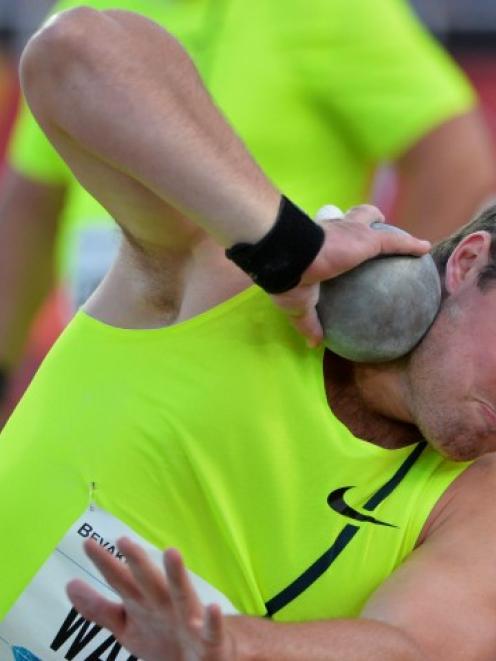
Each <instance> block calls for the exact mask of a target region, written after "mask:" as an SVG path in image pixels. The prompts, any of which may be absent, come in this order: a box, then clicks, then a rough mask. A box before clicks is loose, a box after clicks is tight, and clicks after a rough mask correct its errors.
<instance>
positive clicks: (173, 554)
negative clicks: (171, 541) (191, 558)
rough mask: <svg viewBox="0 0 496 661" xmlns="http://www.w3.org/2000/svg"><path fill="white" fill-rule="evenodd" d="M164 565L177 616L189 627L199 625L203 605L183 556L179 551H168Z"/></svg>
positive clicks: (201, 618) (202, 614) (165, 554)
mask: <svg viewBox="0 0 496 661" xmlns="http://www.w3.org/2000/svg"><path fill="white" fill-rule="evenodd" d="M164 565H165V571H166V574H167V579H168V582H169V589H170V594H171V599H172V604H173V606H174V610H175V612H176V615H177V616H178V617H179V618H181V619H182V620H183V622H185V623H187V624H189V625H191V624H195V625H197V624H198V623H199V622H202V621H203V617H204V608H203V605H202V603H201V601H200V600H199V599H198V596H197V594H196V591H195V589H194V588H193V585H192V584H191V581H190V580H189V576H188V573H187V571H186V568H185V566H184V563H183V560H182V557H181V554H180V553H179V551H177V549H168V550H167V551H166V552H165V553H164Z"/></svg>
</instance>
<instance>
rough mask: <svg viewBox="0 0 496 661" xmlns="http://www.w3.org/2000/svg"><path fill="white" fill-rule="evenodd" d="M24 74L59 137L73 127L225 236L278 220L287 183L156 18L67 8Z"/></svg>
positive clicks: (258, 233)
mask: <svg viewBox="0 0 496 661" xmlns="http://www.w3.org/2000/svg"><path fill="white" fill-rule="evenodd" d="M157 55H159V57H157ZM40 63H41V64H40ZM21 74H22V78H23V82H24V88H25V92H26V96H27V99H28V102H29V103H30V104H31V106H32V109H33V111H34V113H35V115H36V116H37V119H38V121H39V122H40V123H41V124H42V126H43V128H44V130H45V131H46V132H47V133H48V135H49V136H50V137H53V136H54V135H57V134H63V135H65V136H68V137H69V138H70V140H72V141H74V142H75V143H77V144H78V146H80V147H81V148H82V149H84V150H85V151H87V152H88V153H89V154H91V156H92V157H97V158H99V159H100V160H101V161H102V162H104V163H107V164H110V165H111V166H112V167H115V168H116V169H119V170H121V171H123V172H124V173H125V174H126V175H128V176H130V177H131V178H132V179H134V180H136V181H137V182H139V183H140V184H142V185H144V186H145V187H146V188H148V189H149V190H151V191H153V192H154V193H155V194H156V195H157V196H158V197H160V198H161V199H163V200H164V201H166V202H168V203H169V204H170V205H171V206H173V207H175V208H177V209H179V210H180V211H182V212H183V213H184V214H185V215H186V216H188V217H189V218H191V219H193V220H195V221H196V222H197V223H198V224H200V225H201V226H202V227H203V228H204V229H205V230H207V231H208V232H209V233H211V234H213V235H215V236H216V238H217V239H218V240H219V241H220V242H221V243H222V244H223V245H225V246H230V245H232V244H233V243H236V242H239V241H248V242H255V241H257V240H258V239H259V238H260V237H262V236H263V235H264V234H265V233H266V232H267V230H268V229H269V228H270V227H271V225H272V224H273V222H274V220H275V217H276V214H277V208H278V205H279V193H278V191H277V190H276V189H275V188H274V187H273V186H272V184H271V183H270V182H269V181H268V180H267V179H266V177H265V176H264V175H263V173H262V172H261V171H260V169H259V168H258V166H257V165H256V164H255V163H254V161H253V160H252V159H251V157H250V156H249V154H248V152H247V151H246V149H245V148H244V146H243V144H242V143H241V141H240V140H239V139H238V138H237V137H236V136H235V134H234V133H233V131H232V130H231V129H230V127H229V126H228V124H227V123H226V122H225V120H224V119H223V117H222V116H221V115H220V113H219V112H218V110H217V109H216V108H215V106H214V105H213V103H212V102H211V99H210V97H209V96H208V94H207V92H206V91H205V89H204V87H203V85H202V83H201V81H200V79H199V77H198V75H197V73H196V70H195V68H194V66H193V64H192V62H191V60H190V58H189V57H188V55H187V54H186V53H185V51H184V49H183V48H182V47H181V46H180V45H179V44H178V42H177V41H176V40H175V39H174V38H173V37H171V35H169V34H168V33H166V32H165V31H163V30H162V29H161V28H159V27H158V26H157V25H155V24H153V23H151V22H150V21H148V20H146V19H144V18H142V17H138V16H136V15H133V14H128V13H125V12H97V11H95V10H92V9H89V8H79V9H77V10H73V11H71V12H66V13H65V14H62V15H60V16H59V18H58V19H56V20H55V21H54V22H52V23H51V24H49V26H48V27H46V28H45V29H44V30H42V31H41V32H40V33H38V35H37V36H35V38H34V39H33V40H32V41H31V43H30V45H29V46H28V48H27V50H26V52H25V54H24V56H23V60H22V66H21ZM33 92H34V93H33ZM75 108H77V113H75V112H74V109H75ZM116 164H118V165H116Z"/></svg>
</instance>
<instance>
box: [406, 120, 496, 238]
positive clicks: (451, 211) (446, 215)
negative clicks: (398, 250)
mask: <svg viewBox="0 0 496 661" xmlns="http://www.w3.org/2000/svg"><path fill="white" fill-rule="evenodd" d="M397 173H398V196H397V200H396V203H395V205H394V206H395V210H394V216H395V222H396V223H397V224H398V225H400V226H401V227H404V228H405V229H407V230H408V231H409V232H411V233H412V234H414V235H415V236H422V237H423V238H426V239H429V240H431V241H437V240H439V239H441V238H444V237H445V236H448V235H449V234H451V233H452V232H454V231H455V230H456V229H457V228H458V227H460V226H461V225H464V224H465V223H467V222H468V221H469V220H470V218H471V217H472V216H473V215H474V214H475V213H476V212H477V211H478V210H479V209H480V208H481V206H482V205H483V204H485V203H488V202H489V201H490V200H491V198H494V196H495V195H496V160H495V155H494V151H493V148H492V144H491V139H490V136H489V135H488V131H487V128H486V126H485V124H484V122H483V120H482V118H481V116H480V112H479V111H477V110H474V111H472V112H470V113H467V114H465V115H463V116H460V117H456V118H454V119H452V120H450V121H448V122H445V123H444V124H443V125H441V126H439V127H438V128H436V129H434V130H433V131H431V132H430V133H429V134H427V135H426V136H424V137H423V138H422V139H421V140H420V141H419V142H418V143H417V144H416V145H415V146H414V147H412V149H410V150H409V151H408V152H407V153H406V154H404V155H403V156H402V157H401V158H400V159H399V160H398V162H397Z"/></svg>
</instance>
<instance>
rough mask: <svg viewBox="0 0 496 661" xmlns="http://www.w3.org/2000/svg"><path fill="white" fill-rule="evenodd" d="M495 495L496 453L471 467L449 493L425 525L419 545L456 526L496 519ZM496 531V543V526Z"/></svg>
mask: <svg viewBox="0 0 496 661" xmlns="http://www.w3.org/2000/svg"><path fill="white" fill-rule="evenodd" d="M495 493H496V453H490V454H487V455H485V456H483V457H480V458H479V459H477V460H476V461H474V462H473V463H471V464H470V465H469V466H468V467H467V468H466V470H464V471H462V472H461V473H460V475H459V476H458V477H457V478H456V479H455V480H454V481H453V482H452V483H451V484H450V486H449V487H448V488H447V489H446V491H445V492H444V493H443V495H442V496H441V498H440V499H439V500H438V502H437V503H436V505H435V507H434V508H433V510H432V511H431V513H430V515H429V517H428V519H427V521H426V523H425V526H424V529H423V531H422V534H421V537H420V540H419V544H421V543H423V542H424V541H426V540H427V539H429V538H431V537H432V536H437V535H439V534H440V533H441V531H445V530H447V531H449V530H450V528H451V527H452V526H453V525H460V523H463V524H464V526H468V527H472V526H478V525H481V523H483V522H484V521H485V520H486V519H487V517H489V516H491V517H493V518H494V513H495V511H496V503H495V500H494V494H495ZM495 521H496V518H495ZM493 527H494V537H495V539H496V524H495V525H494V526H493ZM486 530H487V531H488V532H489V530H488V528H486Z"/></svg>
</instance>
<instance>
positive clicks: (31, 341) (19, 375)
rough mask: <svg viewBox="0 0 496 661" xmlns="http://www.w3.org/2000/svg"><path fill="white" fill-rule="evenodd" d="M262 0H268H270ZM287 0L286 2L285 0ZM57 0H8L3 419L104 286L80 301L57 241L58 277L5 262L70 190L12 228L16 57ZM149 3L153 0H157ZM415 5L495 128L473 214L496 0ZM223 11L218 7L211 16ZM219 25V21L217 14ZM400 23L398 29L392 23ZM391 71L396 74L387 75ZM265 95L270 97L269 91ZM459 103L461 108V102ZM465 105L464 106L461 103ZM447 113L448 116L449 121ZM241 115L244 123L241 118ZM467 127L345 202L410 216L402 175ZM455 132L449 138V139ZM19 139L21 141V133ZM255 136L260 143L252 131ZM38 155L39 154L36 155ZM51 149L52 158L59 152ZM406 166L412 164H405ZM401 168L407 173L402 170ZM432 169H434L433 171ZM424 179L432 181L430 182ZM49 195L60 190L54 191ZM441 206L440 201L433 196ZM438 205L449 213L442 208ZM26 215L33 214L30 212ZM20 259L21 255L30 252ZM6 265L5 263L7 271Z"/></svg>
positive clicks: (494, 45)
mask: <svg viewBox="0 0 496 661" xmlns="http://www.w3.org/2000/svg"><path fill="white" fill-rule="evenodd" d="M261 1H262V2H265V1H266V0H261ZM279 1H280V2H281V4H282V5H283V4H284V1H285V0H279ZM349 1H350V4H349V7H350V8H351V7H352V6H354V5H355V1H354V0H349ZM400 1H401V2H402V0H398V2H397V1H396V0H390V2H391V3H393V4H395V5H397V4H399V2H400ZM274 2H277V0H274ZM223 3H224V4H225V1H224V0H211V4H212V6H213V5H215V4H217V5H218V6H220V5H222V4H223ZM52 4H53V2H51V1H50V0H0V242H1V243H0V278H2V279H3V282H1V283H0V410H1V413H0V424H1V422H2V421H3V420H4V419H5V418H6V417H7V416H8V413H9V411H11V409H12V407H13V406H14V405H15V402H16V401H17V400H18V398H19V396H20V395H21V393H22V392H23V390H24V388H25V387H26V384H27V383H28V382H29V380H30V378H31V376H32V374H33V373H34V371H35V369H36V367H37V365H38V364H39V362H40V360H41V359H42V357H43V356H44V355H45V353H46V351H47V350H48V348H49V347H50V345H51V344H52V342H53V341H54V339H55V338H56V337H57V335H58V334H59V333H60V331H61V329H62V328H63V326H64V324H65V323H66V322H67V320H68V319H69V318H70V316H71V314H72V311H73V310H74V309H75V308H76V307H77V305H79V304H81V303H82V302H83V301H84V298H85V297H86V296H87V295H88V294H89V293H90V291H91V289H92V288H93V287H94V286H95V285H96V283H97V279H98V278H97V277H96V276H95V277H93V276H92V277H93V280H91V282H90V284H89V285H85V287H84V288H83V289H82V290H80V291H79V292H78V293H77V295H76V296H75V300H71V293H70V292H68V291H67V288H64V286H61V282H60V277H59V276H58V275H57V269H59V271H60V266H57V264H56V258H55V257H54V250H53V249H52V248H50V249H47V251H45V254H42V253H41V252H40V253H39V260H40V262H42V261H43V260H44V259H45V260H47V261H48V260H52V262H53V263H52V264H51V266H50V267H48V266H47V267H46V268H45V267H43V268H44V269H45V270H44V271H43V273H45V272H47V269H48V270H50V269H51V272H52V275H53V278H52V279H50V281H49V280H48V279H47V278H45V276H43V278H45V279H43V278H42V277H41V276H40V277H38V275H37V271H36V268H34V267H33V268H29V269H26V268H24V267H22V268H20V269H19V273H16V272H15V269H13V268H11V267H8V268H10V271H9V270H8V268H7V266H5V260H6V255H8V254H9V253H10V252H11V248H12V252H13V251H15V250H18V251H21V250H22V248H20V247H19V245H20V243H25V244H26V245H29V243H30V239H29V236H30V233H31V230H30V227H34V225H32V226H30V225H29V222H32V221H33V217H34V220H35V221H36V222H38V221H39V222H38V224H39V223H41V222H42V221H43V214H44V213H47V212H46V209H47V208H48V207H50V205H51V207H50V209H51V213H52V215H56V214H55V210H56V209H57V205H59V206H60V205H61V204H62V202H61V201H60V199H61V198H60V199H59V197H57V195H58V192H57V190H56V186H55V184H53V190H52V189H50V186H52V183H53V182H51V181H50V180H49V179H47V180H46V182H45V181H44V180H43V181H44V184H46V191H45V193H44V195H45V197H43V200H44V201H43V200H41V198H40V200H41V201H39V203H38V206H37V204H36V196H35V193H36V190H34V192H33V190H31V191H30V193H29V194H30V195H31V198H32V199H31V202H30V209H29V213H30V214H31V216H32V218H31V220H30V221H26V223H27V224H26V227H25V229H23V230H22V232H21V233H20V234H16V232H15V230H12V229H9V227H8V225H9V223H10V224H11V225H12V227H14V226H15V222H16V214H17V213H18V214H22V213H24V214H25V213H26V209H25V208H24V209H23V208H22V200H21V203H20V202H19V200H16V199H15V195H16V194H15V193H13V192H12V190H13V188H12V186H11V184H10V183H5V179H6V178H7V177H8V174H7V173H8V171H9V167H10V166H11V165H12V163H10V160H12V159H13V161H14V165H15V163H21V165H22V163H23V162H24V161H25V162H27V157H25V158H24V161H23V160H22V158H20V157H19V158H20V160H18V161H15V158H18V157H17V156H16V157H15V158H14V157H8V156H7V153H8V143H9V135H11V132H12V128H13V126H14V124H16V122H18V121H19V120H18V112H19V108H20V93H19V86H18V81H17V73H16V72H17V63H18V58H19V56H20V53H21V51H22V48H23V45H24V44H25V42H26V40H27V39H28V38H29V36H30V34H32V32H33V31H34V30H36V28H37V27H38V26H39V24H40V22H41V21H42V20H43V17H44V16H45V15H46V14H47V12H48V11H49V10H50V7H51V5H52ZM59 4H60V3H59ZM63 4H64V3H63V2H62V5H63ZM66 4H68V5H71V4H72V5H74V4H77V3H70V2H69V3H66ZM84 4H90V5H91V4H94V3H91V2H88V3H84ZM103 4H105V3H103ZM123 4H124V8H129V2H124V3H123ZM134 4H135V5H136V6H137V7H139V6H140V3H137V2H135V3H134ZM148 4H150V3H149V2H148ZM155 4H156V5H160V4H163V5H166V4H171V3H170V2H169V3H167V2H166V0H164V2H163V3H162V2H161V0H155ZM175 4H176V5H181V4H184V5H185V6H186V5H195V3H191V2H188V1H187V0H175ZM204 4H205V3H204ZM328 4H329V5H330V6H332V4H333V0H328ZM338 4H340V3H338ZM341 4H342V3H341ZM381 4H382V5H384V4H385V3H384V2H383V3H381ZM100 5H102V3H100ZM112 6H114V7H115V6H119V3H118V2H113V3H112ZM306 6H307V7H308V12H311V11H312V2H307V4H306ZM131 8H132V7H131ZM410 8H411V9H412V10H413V11H414V12H415V14H416V16H417V17H418V18H419V20H420V21H421V23H422V24H423V26H424V28H425V30H426V31H427V30H428V31H429V32H430V33H431V34H432V35H434V37H435V39H436V40H437V41H438V42H439V43H440V44H442V47H443V49H445V50H446V52H447V53H448V54H449V55H450V56H451V57H452V58H453V60H454V61H455V62H456V63H457V64H458V65H459V67H460V68H461V69H462V70H463V71H464V72H465V74H466V76H467V78H468V80H469V81H470V82H471V85H472V86H473V89H474V91H475V94H476V97H478V103H479V105H480V109H481V114H482V117H483V121H484V122H485V126H486V127H487V129H488V131H487V134H485V133H484V136H486V135H487V139H486V137H483V138H481V137H480V135H482V134H480V135H479V137H476V138H475V142H477V141H478V142H479V143H484V145H485V147H484V148H487V150H488V151H487V152H485V153H484V155H481V154H480V153H479V154H476V155H474V157H473V163H474V168H475V169H476V170H477V169H478V166H477V163H478V159H480V162H481V166H480V168H479V173H480V177H481V186H480V187H479V189H478V190H477V191H475V192H474V193H473V195H474V199H473V201H472V205H471V207H470V213H472V212H475V210H476V209H477V208H480V207H481V206H482V205H483V204H486V203H487V202H488V200H489V198H491V197H492V194H493V193H495V192H496V181H493V179H492V177H493V175H494V173H495V172H496V166H494V162H492V163H491V158H494V144H495V143H496V84H495V76H496V3H495V2H494V1H493V0H472V1H471V2H470V3H468V2H466V1H465V0H436V2H432V0H412V2H411V3H410ZM357 11H359V10H357V9H356V8H355V9H354V13H355V15H357V16H358V14H357ZM214 13H215V12H213V13H212V16H213V15H214ZM195 20H197V17H196V16H195V15H194V8H193V9H192V10H191V21H192V22H194V21H195ZM209 20H210V19H209ZM212 20H214V19H212ZM395 20H396V19H395ZM181 21H183V23H182V24H181V26H182V27H181V29H182V30H184V31H185V34H187V33H188V26H187V21H188V16H187V15H186V16H183V17H181ZM212 25H214V27H215V25H216V24H215V20H214V22H213V23H212ZM392 25H393V24H392ZM185 26H186V27H185ZM249 28H250V26H246V29H247V30H248V29H249ZM391 29H395V28H394V27H393V28H391ZM370 38H371V39H379V41H380V40H381V36H380V35H376V34H375V33H373V34H371V35H370ZM192 43H193V42H192ZM198 47H199V48H200V49H201V48H202V47H203V45H202V44H199V45H198ZM338 64H339V62H338ZM410 64H411V63H410ZM346 65H347V61H345V60H344V61H343V66H346ZM413 65H414V63H413ZM362 66H363V68H364V69H367V67H369V66H371V65H370V64H369V62H368V61H367V58H366V57H365V58H364V60H363V63H362ZM388 66H393V67H394V62H391V63H389V65H388ZM422 66H424V65H422ZM384 80H385V81H386V80H387V76H386V77H385V78H384ZM387 84H388V83H387V82H384V85H385V86H386V85H387ZM441 88H442V86H441V87H440V92H439V93H440V95H442V94H443V93H444V92H443V91H442V89H441ZM386 92H387V90H386V89H384V95H385V96H386ZM265 98H266V99H267V97H265ZM418 103H419V105H421V104H422V103H423V100H422V97H421V95H419V97H418ZM221 105H222V104H221ZM469 105H470V104H469ZM419 112H420V110H419ZM453 112H454V114H456V113H455V111H453ZM459 112H460V113H461V112H462V110H460V111H459ZM443 117H444V116H443ZM443 117H441V115H440V120H441V119H442V118H443ZM446 117H447V118H448V119H449V115H446ZM330 121H331V120H330ZM361 121H362V120H361ZM388 121H389V120H388ZM234 124H235V126H237V123H236V122H234ZM432 127H433V128H435V129H436V130H437V125H435V122H434V121H433V124H432ZM455 128H456V127H455ZM457 130H458V129H457ZM459 130H460V131H461V133H460V143H459V144H458V143H457V135H456V132H455V133H453V132H451V133H450V134H449V138H443V140H444V143H443V142H441V143H439V142H438V143H437V144H438V145H439V147H436V146H434V147H432V146H428V147H426V145H425V144H423V143H422V142H420V144H419V145H417V146H415V145H414V144H413V138H412V145H410V144H407V143H406V142H405V145H404V147H403V149H404V153H405V154H407V152H408V150H410V153H409V155H408V158H406V159H403V161H402V154H399V146H397V147H394V149H393V148H391V155H390V157H389V156H388V153H387V151H383V152H379V151H378V154H379V155H378V156H377V159H376V160H377V161H378V162H377V163H374V168H373V181H372V182H371V183H370V186H368V188H367V191H368V192H366V191H365V188H363V195H362V198H361V199H359V198H358V197H357V195H355V197H353V196H351V197H349V199H346V200H344V201H343V202H342V203H343V204H346V203H357V202H360V201H365V199H373V200H374V201H377V202H378V203H379V204H381V205H382V206H383V207H384V208H385V210H386V212H387V213H388V214H389V216H390V217H392V219H393V220H396V216H401V200H404V199H405V198H404V196H403V198H401V196H400V198H401V199H400V202H398V195H399V193H398V187H399V183H398V181H399V180H400V179H401V177H402V176H404V177H407V176H409V175H411V173H412V171H413V169H414V168H415V167H417V163H419V164H420V167H421V169H422V171H424V172H426V171H427V170H426V166H425V163H429V162H431V163H434V161H435V158H434V156H433V154H434V155H435V154H436V153H437V151H441V150H444V152H445V153H446V154H447V155H448V156H445V157H444V158H445V160H444V161H443V162H444V163H445V162H446V159H447V158H448V160H451V159H450V155H451V156H452V155H454V154H456V153H457V152H458V149H459V147H460V149H461V145H462V142H463V141H464V140H465V137H464V136H463V131H464V130H465V129H464V128H463V126H461V128H460V129H459ZM477 130H478V129H477ZM370 131H372V129H370ZM436 135H437V134H436ZM244 137H245V136H244ZM248 138H250V136H248ZM261 139H262V138H261V137H260V140H261ZM437 139H439V136H437ZM447 139H448V143H446V140H447ZM16 140H17V141H19V139H18V138H16ZM248 144H249V146H250V148H251V149H253V147H252V143H251V142H250V140H249V139H248ZM16 149H17V147H16ZM25 149H26V148H25ZM429 149H430V150H431V151H429ZM477 149H479V152H480V145H479V147H476V149H475V151H477ZM18 153H19V154H20V153H21V152H20V147H19V148H18ZM255 153H256V156H257V158H260V156H259V154H258V153H257V151H256V150H255ZM262 153H263V149H262ZM29 156H30V157H32V156H33V154H31V155H29ZM39 158H40V159H41V161H43V158H45V157H44V156H43V154H41V155H40V156H39ZM46 158H48V156H47V157H46ZM50 158H52V157H51V156H50ZM470 158H472V157H470ZM9 159H10V160H9ZM454 160H456V159H454ZM262 163H263V165H264V167H265V168H267V167H268V166H267V165H266V164H265V163H264V161H263V158H262ZM398 163H399V165H398ZM412 163H413V165H412ZM42 166H43V162H41V164H40V163H39V164H38V166H37V170H36V171H38V170H40V169H41V168H42ZM493 166H494V167H493ZM16 167H17V166H16ZM295 167H296V165H295ZM436 167H439V166H436ZM401 168H403V170H404V172H403V173H402V171H401ZM21 169H22V168H21ZM269 169H270V168H269ZM371 170H372V168H371ZM40 171H41V170H40ZM398 171H399V172H400V174H398ZM405 172H406V174H405ZM24 174H25V176H27V177H29V176H31V174H32V173H31V174H30V173H29V168H28V170H26V172H25V173H24ZM270 174H271V173H270ZM40 176H41V175H40ZM429 176H431V175H430V174H429ZM450 176H451V175H450ZM456 176H457V175H456V173H455V174H453V175H452V177H453V178H452V183H453V188H454V189H455V190H456V189H457V188H459V186H460V184H459V183H458V182H457V180H456ZM33 177H34V175H33ZM463 178H464V179H467V177H466V176H465V175H463ZM276 180H277V177H276ZM448 183H449V182H448ZM423 185H424V188H425V182H424V184H423ZM436 185H437V184H436ZM412 190H418V188H412ZM412 194H414V193H412ZM17 195H18V197H19V196H20V197H21V198H23V199H24V200H26V199H27V197H26V196H24V193H22V192H21V193H20V194H19V193H17ZM50 195H51V196H52V198H50V199H49V196H50ZM416 195H417V198H418V195H419V194H418V193H416ZM443 195H444V196H446V195H447V193H446V188H443V189H441V184H439V196H441V197H442V196H443ZM434 197H435V196H434ZM434 197H433V199H434ZM326 202H331V203H333V202H336V199H334V198H331V199H322V203H326ZM47 205H48V206H47ZM410 206H411V209H412V210H415V209H416V208H417V207H415V205H414V204H412V205H410ZM434 208H435V204H434V205H433V209H434ZM57 213H58V211H57ZM433 213H434V211H433ZM439 213H440V214H441V213H442V210H440V211H439ZM464 213H465V215H467V214H468V213H469V211H468V207H467V210H464ZM33 214H34V216H33ZM37 215H38V216H39V219H38V218H37ZM19 217H20V216H19ZM22 222H25V221H24V220H22ZM20 223H21V220H19V226H20ZM2 225H3V226H4V227H3V230H4V231H3V230H2ZM406 225H408V223H406ZM441 225H442V223H441ZM443 227H444V226H443ZM59 229H60V228H58V229H57V231H59ZM97 230H98V228H97ZM97 230H95V232H96V233H95V232H93V234H91V233H90V234H87V235H86V237H85V240H86V244H85V245H86V248H85V247H84V245H83V248H81V249H82V250H83V249H84V250H86V251H87V253H88V255H89V256H88V255H86V257H85V258H84V259H83V262H84V264H86V266H87V268H88V269H90V270H91V268H92V264H93V262H96V261H97V257H98V255H99V253H101V254H102V255H103V257H102V259H103V262H104V263H106V262H105V260H108V258H109V255H110V254H111V253H112V250H113V245H114V243H113V239H110V238H109V236H107V235H104V234H103V233H98V231H97ZM54 231H55V230H54ZM33 236H34V237H35V238H33V239H32V241H35V242H38V243H39V242H40V241H39V239H38V238H37V236H36V232H35V233H34V234H33ZM427 238H437V237H436V235H435V232H434V233H433V236H428V237H427ZM50 240H52V239H50ZM9 242H11V243H12V245H11V246H10V245H8V244H9ZM30 250H34V248H32V247H31V248H30ZM50 251H51V252H50ZM90 253H91V254H90ZM19 255H21V252H19ZM33 255H35V253H34V252H32V253H30V254H27V253H26V259H27V260H30V264H31V266H33V264H34V262H33V259H38V257H33ZM47 255H48V257H47ZM19 259H20V260H21V258H19ZM21 261H22V260H21ZM4 266H5V268H4V270H2V268H3V267H4ZM102 268H103V267H102ZM97 270H98V269H97ZM40 273H41V271H40ZM100 276H101V274H100V275H98V277H100ZM45 280H46V282H45ZM41 281H43V286H41V285H40V286H39V287H38V288H37V287H36V285H37V283H38V284H39V282H41ZM11 294H12V295H11ZM73 298H74V297H73ZM2 388H3V392H2Z"/></svg>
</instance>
